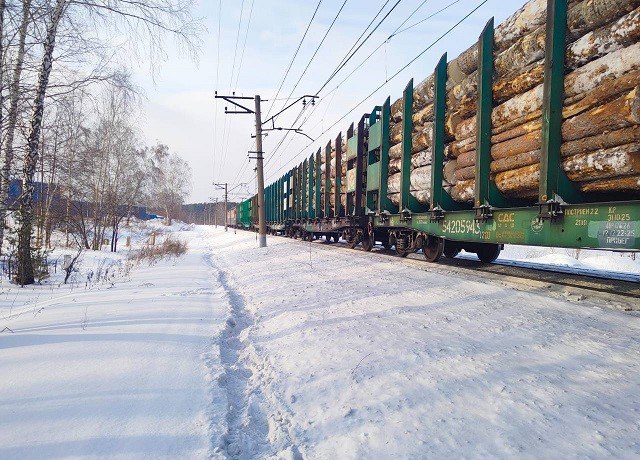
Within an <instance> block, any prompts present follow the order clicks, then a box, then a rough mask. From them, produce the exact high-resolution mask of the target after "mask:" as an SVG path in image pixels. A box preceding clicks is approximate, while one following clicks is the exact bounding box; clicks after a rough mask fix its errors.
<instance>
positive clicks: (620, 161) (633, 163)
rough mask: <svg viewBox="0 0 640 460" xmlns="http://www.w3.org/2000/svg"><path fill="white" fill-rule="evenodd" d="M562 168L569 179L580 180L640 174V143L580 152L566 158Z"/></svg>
mask: <svg viewBox="0 0 640 460" xmlns="http://www.w3.org/2000/svg"><path fill="white" fill-rule="evenodd" d="M562 168H563V169H564V171H565V172H566V174H567V177H568V178H569V179H571V180H573V181H580V182H582V181H589V180H593V179H606V178H610V177H617V176H626V175H630V174H640V143H633V144H625V145H619V146H617V147H613V148H610V149H602V150H597V151H595V152H588V153H579V154H577V155H573V156H571V157H569V158H567V159H565V160H564V161H563V162H562Z"/></svg>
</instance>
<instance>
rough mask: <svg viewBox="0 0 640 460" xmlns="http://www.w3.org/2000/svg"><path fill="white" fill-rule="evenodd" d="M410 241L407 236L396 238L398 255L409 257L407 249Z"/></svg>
mask: <svg viewBox="0 0 640 460" xmlns="http://www.w3.org/2000/svg"><path fill="white" fill-rule="evenodd" d="M407 244H408V240H407V237H406V236H398V237H397V238H396V254H397V255H398V256H400V257H407V256H408V255H409V250H408V249H407Z"/></svg>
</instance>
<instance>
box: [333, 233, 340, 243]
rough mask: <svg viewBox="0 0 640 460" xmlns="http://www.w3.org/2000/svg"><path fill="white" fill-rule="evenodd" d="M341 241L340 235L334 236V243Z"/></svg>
mask: <svg viewBox="0 0 640 460" xmlns="http://www.w3.org/2000/svg"><path fill="white" fill-rule="evenodd" d="M339 241H340V234H339V233H336V234H335V235H333V242H334V243H337V242H339Z"/></svg>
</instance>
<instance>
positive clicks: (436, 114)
mask: <svg viewBox="0 0 640 460" xmlns="http://www.w3.org/2000/svg"><path fill="white" fill-rule="evenodd" d="M446 85H447V53H444V54H443V55H442V57H441V58H440V61H439V62H438V65H437V66H436V69H435V78H434V97H433V147H432V149H433V153H432V161H431V218H432V219H433V220H438V221H441V220H442V219H443V218H444V214H443V212H444V211H455V210H460V209H469V207H470V206H469V205H468V204H466V203H465V204H463V203H457V202H455V201H454V200H453V199H452V198H451V196H450V195H449V193H447V191H446V190H445V189H444V187H443V186H442V179H443V173H442V168H443V166H444V137H445V136H444V134H445V115H446V113H445V112H446V103H447V92H446Z"/></svg>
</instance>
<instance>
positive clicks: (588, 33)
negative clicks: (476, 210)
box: [388, 0, 640, 203]
mask: <svg viewBox="0 0 640 460" xmlns="http://www.w3.org/2000/svg"><path fill="white" fill-rule="evenodd" d="M639 7H640V0H570V1H569V9H568V19H567V29H566V36H567V45H566V54H565V80H564V108H563V112H562V115H563V119H564V121H563V124H562V148H561V154H562V157H563V160H562V168H563V170H564V171H565V173H566V174H567V176H568V177H569V179H571V180H572V181H575V182H576V183H577V186H578V187H579V188H580V189H581V190H582V191H583V192H624V191H628V190H635V191H638V190H640V125H639V124H640V43H638V38H639V36H640V8H639ZM545 21H546V0H530V1H529V2H527V3H526V4H525V5H524V6H523V7H522V8H521V9H520V10H518V11H517V12H516V13H515V14H513V15H512V16H511V17H510V18H509V19H507V20H506V21H505V22H503V23H502V24H500V25H499V26H497V27H496V29H495V37H494V73H493V110H492V114H491V124H492V137H491V143H492V147H491V158H492V161H491V165H490V171H491V175H492V179H493V181H494V182H495V184H496V186H497V188H498V190H500V191H501V192H502V193H503V194H504V195H505V196H507V197H513V198H532V199H533V198H535V197H537V194H538V184H539V179H540V176H539V171H540V166H539V164H540V147H541V126H542V124H541V113H542V106H543V97H542V95H543V89H542V88H543V84H542V82H543V77H544V54H545V49H544V48H545V35H546V29H545V25H546V24H545ZM477 68H478V50H477V43H476V44H475V45H474V46H472V47H471V48H469V49H468V50H466V51H465V52H463V53H462V54H461V55H460V56H458V57H457V58H456V59H454V60H453V61H451V62H449V64H448V65H447V74H448V76H447V77H448V78H447V104H446V105H447V110H446V123H445V138H446V147H445V156H446V160H445V161H446V162H445V165H444V178H445V181H444V183H443V185H444V187H445V189H446V190H447V191H448V192H449V193H450V194H451V196H452V197H453V199H454V200H456V201H460V202H469V201H473V196H474V186H475V157H476V151H475V148H476V117H475V113H476V104H477V97H478V92H477ZM433 95H434V78H433V75H431V76H429V77H428V78H427V79H425V80H424V81H423V82H421V83H420V84H419V85H417V86H416V88H415V89H414V94H413V98H414V103H413V115H412V118H413V123H414V129H413V133H412V157H411V193H412V194H413V195H414V196H415V197H416V198H417V200H418V201H420V202H422V203H428V202H429V189H430V185H431V184H430V182H431V167H430V164H431V142H432V139H431V138H432V129H433V125H432V122H433ZM402 105H403V101H402V99H400V100H398V101H396V102H394V103H393V105H392V107H391V119H392V124H391V135H390V138H391V139H390V143H391V145H392V147H391V149H390V151H389V156H390V158H391V161H390V166H389V182H388V183H389V198H390V199H391V200H392V201H393V202H395V203H398V202H399V195H398V192H399V191H400V173H399V172H398V171H399V170H400V156H401V148H402V147H401V145H402V144H401V140H402V123H401V121H402Z"/></svg>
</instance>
